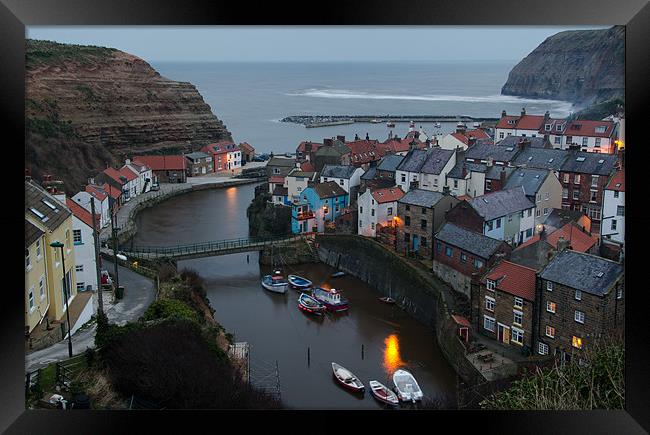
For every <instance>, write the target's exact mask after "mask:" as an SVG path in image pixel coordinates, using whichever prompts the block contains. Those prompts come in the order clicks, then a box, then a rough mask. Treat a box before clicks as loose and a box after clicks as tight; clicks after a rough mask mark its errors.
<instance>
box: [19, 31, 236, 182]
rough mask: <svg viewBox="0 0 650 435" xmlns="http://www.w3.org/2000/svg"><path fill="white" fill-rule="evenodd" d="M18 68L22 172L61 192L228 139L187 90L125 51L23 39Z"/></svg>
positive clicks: (207, 109)
mask: <svg viewBox="0 0 650 435" xmlns="http://www.w3.org/2000/svg"><path fill="white" fill-rule="evenodd" d="M26 69H27V71H26V102H25V124H26V156H25V157H26V167H27V168H30V169H31V170H32V175H33V176H34V177H35V178H37V177H40V176H41V175H42V174H45V173H49V174H52V175H53V176H55V177H57V178H60V179H62V180H63V181H64V182H65V184H66V190H67V191H68V192H69V193H74V192H76V191H78V190H79V187H80V185H81V184H83V183H84V182H85V181H86V179H87V178H88V177H90V176H93V175H94V174H96V173H97V172H99V171H101V170H102V169H104V168H105V167H106V164H107V163H108V164H109V165H120V164H121V163H123V158H124V157H128V156H129V155H132V154H137V153H152V152H154V153H168V152H179V151H186V150H195V149H197V148H199V147H200V146H203V145H205V144H207V143H210V142H213V141H217V140H222V139H228V140H230V139H231V136H230V133H229V132H228V130H227V129H226V127H225V126H224V125H223V123H222V122H221V121H220V120H219V119H217V117H216V116H215V115H214V114H213V113H212V111H211V109H210V106H209V105H208V104H206V103H205V101H203V97H202V96H201V95H200V94H199V92H198V91H197V89H196V87H195V86H194V85H192V84H191V83H186V82H177V81H173V80H169V79H167V78H165V77H162V76H161V75H160V74H159V73H158V72H156V71H155V70H154V69H153V68H152V67H151V66H150V65H149V64H148V63H147V62H145V61H144V60H142V59H140V58H138V57H136V56H133V55H131V54H128V53H124V52H121V51H119V50H116V49H112V48H104V47H93V46H80V45H69V44H59V43H55V42H49V41H37V40H27V45H26Z"/></svg>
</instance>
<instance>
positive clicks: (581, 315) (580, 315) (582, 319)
mask: <svg viewBox="0 0 650 435" xmlns="http://www.w3.org/2000/svg"><path fill="white" fill-rule="evenodd" d="M573 319H574V320H575V321H576V322H578V323H585V313H583V312H582V311H578V310H576V312H575V314H574V315H573Z"/></svg>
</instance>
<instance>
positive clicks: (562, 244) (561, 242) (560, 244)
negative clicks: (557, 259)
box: [557, 236, 571, 252]
mask: <svg viewBox="0 0 650 435" xmlns="http://www.w3.org/2000/svg"><path fill="white" fill-rule="evenodd" d="M570 243H571V242H569V241H568V240H566V239H565V238H564V237H563V236H560V238H559V239H558V241H557V252H562V251H564V250H565V249H567V248H569V245H570Z"/></svg>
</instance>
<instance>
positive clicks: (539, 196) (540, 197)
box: [535, 193, 542, 202]
mask: <svg viewBox="0 0 650 435" xmlns="http://www.w3.org/2000/svg"><path fill="white" fill-rule="evenodd" d="M541 200H542V194H541V193H538V194H537V196H536V198H535V202H540V201H541Z"/></svg>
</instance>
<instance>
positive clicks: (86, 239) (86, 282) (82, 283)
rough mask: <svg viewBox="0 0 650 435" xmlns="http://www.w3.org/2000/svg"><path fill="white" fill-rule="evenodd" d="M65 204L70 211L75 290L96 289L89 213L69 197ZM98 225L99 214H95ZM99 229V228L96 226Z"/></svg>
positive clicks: (95, 268)
mask: <svg viewBox="0 0 650 435" xmlns="http://www.w3.org/2000/svg"><path fill="white" fill-rule="evenodd" d="M65 204H66V205H67V206H68V208H69V209H70V211H71V212H72V243H73V246H74V258H75V273H76V275H77V292H81V291H85V290H97V261H96V256H95V239H94V237H93V223H92V218H91V215H90V213H89V212H88V211H87V210H86V209H85V208H83V207H81V206H80V205H79V204H77V203H76V202H75V201H73V200H72V199H70V198H67V199H66V202H65ZM95 219H96V221H95V222H96V225H99V222H98V221H99V216H98V215H96V216H95ZM98 229H99V228H98Z"/></svg>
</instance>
